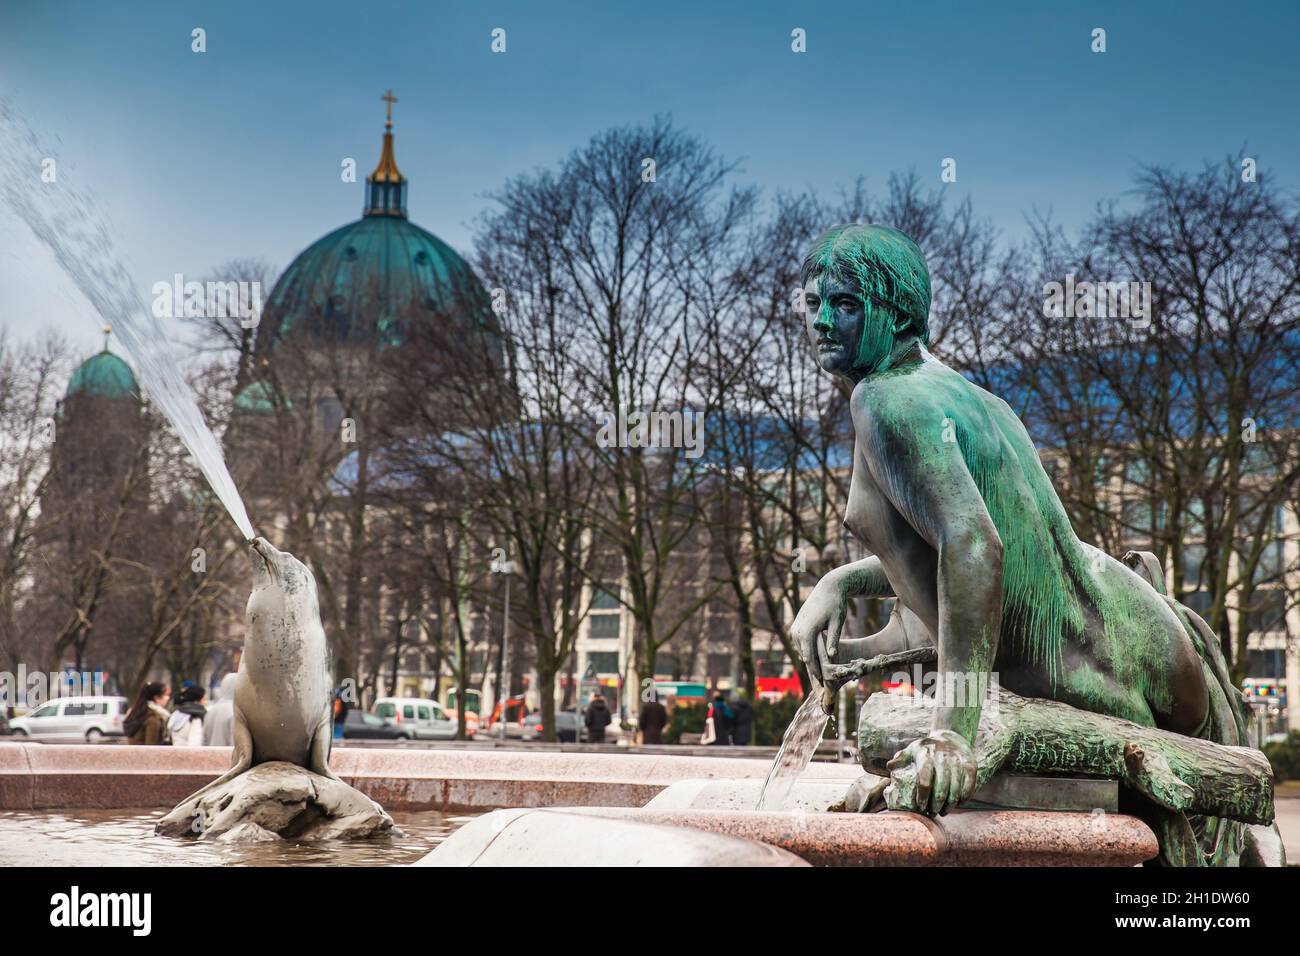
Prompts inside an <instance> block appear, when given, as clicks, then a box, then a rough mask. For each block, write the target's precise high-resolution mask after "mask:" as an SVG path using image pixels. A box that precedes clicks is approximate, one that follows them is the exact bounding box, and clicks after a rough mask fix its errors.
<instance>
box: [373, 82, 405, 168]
mask: <svg viewBox="0 0 1300 956" xmlns="http://www.w3.org/2000/svg"><path fill="white" fill-rule="evenodd" d="M380 99H381V100H383V101H384V102H385V103H387V104H388V119H387V120H386V121H385V123H384V150H383V152H382V153H380V154H379V165H378V166H376V167H375V171H374V172H373V173H371V174H370V181H371V182H375V183H400V182H401V181H402V172H401V170H399V169H398V168H397V160H396V159H394V158H393V104H394V103H396V102H397V97H396V96H394V95H393V91H392V90H389V91H388V92H387V93H385V94H384V95H383V96H381V97H380Z"/></svg>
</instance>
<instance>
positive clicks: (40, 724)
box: [9, 697, 129, 744]
mask: <svg viewBox="0 0 1300 956" xmlns="http://www.w3.org/2000/svg"><path fill="white" fill-rule="evenodd" d="M128 708H129V704H128V702H127V699H126V698H125V697H59V698H56V699H54V700H49V701H46V702H45V703H43V704H41V705H40V706H39V707H37V708H36V709H35V710H33V711H32V712H31V713H30V714H28V715H27V716H26V717H15V718H14V719H13V720H11V721H9V729H10V732H11V733H12V734H13V735H14V736H15V737H30V738H32V739H33V740H42V741H48V742H50V743H83V742H84V743H92V744H93V743H97V742H98V741H100V740H102V739H103V738H105V737H120V736H122V718H123V717H125V716H126V712H127V710H128Z"/></svg>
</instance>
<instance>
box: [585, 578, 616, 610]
mask: <svg viewBox="0 0 1300 956" xmlns="http://www.w3.org/2000/svg"><path fill="white" fill-rule="evenodd" d="M591 609H592V610H593V611H617V610H618V609H619V603H618V585H617V584H610V585H600V584H597V585H595V586H594V587H593V588H592V591H591Z"/></svg>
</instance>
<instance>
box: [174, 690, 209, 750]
mask: <svg viewBox="0 0 1300 956" xmlns="http://www.w3.org/2000/svg"><path fill="white" fill-rule="evenodd" d="M206 697H207V692H206V691H204V689H203V688H202V687H200V686H198V685H197V684H195V683H189V684H187V685H186V686H184V687H182V688H181V692H180V693H179V694H177V695H176V710H175V711H174V712H173V713H172V715H171V717H170V718H169V719H168V721H167V730H168V732H169V733H170V734H171V738H172V743H173V744H175V745H176V746H177V747H202V746H203V717H204V715H205V714H206V713H207V712H208V709H207V707H205V706H204V705H203V701H204V700H205V699H206Z"/></svg>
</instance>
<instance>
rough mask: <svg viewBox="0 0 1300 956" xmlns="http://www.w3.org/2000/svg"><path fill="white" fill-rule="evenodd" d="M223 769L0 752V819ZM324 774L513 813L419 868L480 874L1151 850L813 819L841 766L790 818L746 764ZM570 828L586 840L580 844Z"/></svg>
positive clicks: (1152, 845)
mask: <svg viewBox="0 0 1300 956" xmlns="http://www.w3.org/2000/svg"><path fill="white" fill-rule="evenodd" d="M229 760H230V751H229V749H228V748H221V747H208V748H182V747H105V746H91V745H68V746H61V745H60V746H55V745H48V744H36V743H30V742H26V743H16V742H10V743H0V811H41V812H44V813H46V814H47V815H50V814H52V815H53V816H60V814H61V816H62V817H66V818H68V819H69V820H75V819H78V818H79V816H80V815H86V814H87V811H95V810H111V809H114V808H133V807H134V808H139V807H158V806H171V805H174V804H175V803H177V802H179V801H180V800H182V799H183V798H184V797H186V796H188V795H189V794H190V793H192V792H193V791H194V790H197V789H198V788H199V787H200V786H202V785H203V784H205V783H208V782H209V781H211V780H212V779H213V778H214V777H216V776H217V775H218V774H220V773H221V772H222V771H224V770H225V769H226V767H227V765H228V762H229ZM330 766H331V768H332V769H333V770H334V771H335V773H337V774H338V775H339V776H341V777H342V778H343V779H344V780H346V781H347V782H348V783H350V784H351V785H353V786H354V787H356V788H357V789H358V790H360V791H361V792H362V793H364V794H365V795H366V796H368V797H371V798H372V799H374V800H376V801H378V802H379V803H380V804H381V805H383V806H384V807H385V808H386V809H388V810H389V811H390V812H393V813H394V814H401V813H410V812H420V811H441V812H443V813H448V812H451V813H455V812H465V811H469V812H474V811H484V810H493V809H495V808H511V809H509V810H503V811H498V812H495V813H488V814H486V815H485V816H483V817H481V818H480V819H478V820H475V821H473V822H472V823H471V824H470V825H468V826H465V827H464V828H462V829H461V830H459V831H457V832H456V833H454V834H453V835H452V836H451V837H450V838H449V839H447V840H446V841H445V843H442V844H440V845H439V846H438V847H437V848H436V849H435V850H434V851H433V852H432V853H431V854H429V855H428V857H427V862H428V865H464V862H463V861H465V860H471V861H477V862H476V863H475V865H490V864H492V863H493V862H494V861H495V860H496V859H497V857H496V856H494V855H493V854H494V853H497V852H501V851H504V849H505V848H506V846H507V845H509V846H511V847H514V850H513V851H512V855H511V860H512V862H513V864H514V865H524V864H526V863H529V862H537V863H539V864H547V865H567V864H573V865H588V863H584V862H583V861H584V860H586V858H587V857H586V856H584V854H586V855H587V856H589V857H590V860H591V861H595V862H597V863H599V864H600V865H637V864H645V863H647V862H649V861H651V860H654V861H656V863H657V865H671V864H673V863H677V864H679V865H691V866H699V865H746V866H748V865H755V866H784V865H791V861H790V860H789V859H787V856H786V855H788V854H793V855H794V857H797V858H799V859H800V860H802V861H805V862H807V863H809V864H812V865H818V866H968V865H978V866H991V865H996V866H1047V865H1071V866H1132V865H1134V864H1136V863H1139V862H1141V861H1143V860H1146V859H1149V858H1150V857H1152V856H1154V855H1155V853H1156V840H1155V837H1154V835H1153V834H1152V833H1151V831H1150V829H1148V828H1147V827H1146V825H1145V824H1143V823H1142V822H1140V821H1139V820H1137V819H1135V818H1133V817H1128V816H1124V815H1122V814H1118V813H1114V812H1111V810H1110V808H1109V807H1107V806H1106V805H1105V804H1103V803H1091V802H1090V801H1092V800H1093V799H1095V798H1096V797H1097V796H1098V794H1096V793H1094V792H1093V791H1092V790H1089V791H1088V796H1087V801H1085V802H1088V805H1089V806H1094V807H1096V809H1094V810H1093V811H1092V812H1090V813H1089V812H1074V811H1071V810H1068V809H1065V808H1064V807H1058V808H1057V809H1054V810H1051V811H1044V810H1023V809H987V810H959V811H955V812H953V813H950V814H948V815H947V816H945V817H941V818H939V819H937V820H931V819H929V818H927V817H924V816H920V815H917V814H910V813H893V812H885V813H874V814H838V813H826V812H823V810H824V808H825V807H826V806H828V805H829V803H830V802H831V801H832V799H833V798H835V797H836V795H837V794H842V793H843V792H844V790H845V789H846V788H847V787H848V785H849V783H851V782H852V781H853V780H854V779H856V778H857V777H858V776H860V775H861V773H862V771H861V770H860V769H859V768H858V767H855V766H852V765H848V764H813V765H812V766H811V767H810V769H809V770H808V772H806V773H805V774H804V775H803V776H802V777H801V778H800V779H799V780H798V782H797V783H796V784H795V786H794V788H793V789H792V792H791V797H790V804H789V806H791V807H794V808H796V809H794V810H785V811H757V810H752V809H745V807H746V806H748V807H752V806H754V805H755V802H756V800H757V796H758V793H759V791H760V789H761V787H762V785H763V781H764V779H765V778H766V776H767V772H768V770H769V769H770V764H769V762H768V761H767V760H761V759H760V760H755V759H751V758H743V757H716V758H715V757H695V756H673V755H663V754H653V755H649V754H615V753H571V752H570V753H557V752H554V751H541V752H529V751H527V750H516V751H507V750H460V749H436V748H431V749H418V750H417V749H404V750H398V749H371V748H339V749H337V750H335V751H334V753H333V754H332V755H331V757H330ZM1040 796H1041V794H1040ZM65 811H72V812H65ZM159 815H161V811H159ZM25 816H26V817H30V813H18V814H10V815H7V818H8V819H9V820H11V821H12V820H15V819H17V818H19V817H25ZM576 817H581V818H582V820H581V821H578V820H576V819H575V818H576ZM634 824H635V826H633V825H634ZM58 825H60V826H62V825H63V824H61V823H60V824H58ZM398 825H399V826H400V825H401V822H400V819H399V823H398ZM5 828H6V824H5V818H2V817H0V831H3V830H4V829H5ZM576 828H581V830H582V832H583V833H586V834H588V836H587V837H584V838H582V839H578V838H577V837H576V836H574V834H576V833H577V832H578V831H577V829H576ZM506 830H508V831H509V832H510V834H511V835H510V838H509V840H508V841H506V843H502V844H501V845H500V847H498V850H497V851H493V852H492V853H488V846H489V844H490V842H491V839H492V835H493V834H498V835H499V834H500V833H502V832H504V831H506ZM566 833H567V834H568V835H569V836H570V837H571V839H568V840H566V839H565V835H566ZM705 837H709V838H713V837H717V838H719V839H705ZM721 838H726V839H721ZM732 841H739V842H732ZM656 845H657V846H658V849H655V846H656ZM777 851H780V852H777ZM484 854H487V855H484ZM191 859H194V860H195V861H196V862H201V863H202V862H207V861H206V860H205V859H204V858H203V857H202V856H201V854H195V855H194V856H192V857H191ZM407 859H410V857H408V858H407ZM501 859H505V857H501ZM457 861H459V862H457ZM708 861H712V862H708Z"/></svg>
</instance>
